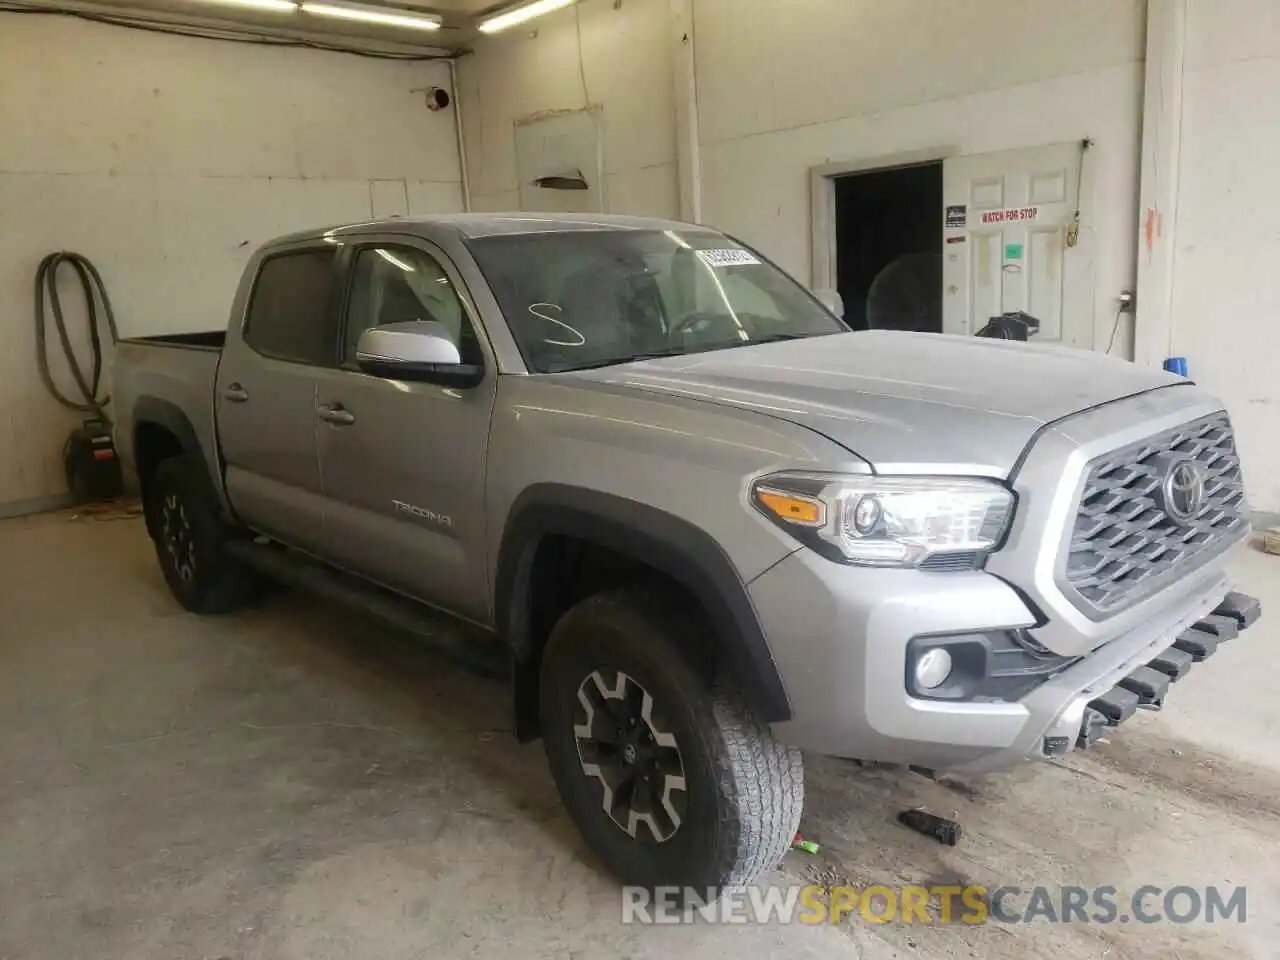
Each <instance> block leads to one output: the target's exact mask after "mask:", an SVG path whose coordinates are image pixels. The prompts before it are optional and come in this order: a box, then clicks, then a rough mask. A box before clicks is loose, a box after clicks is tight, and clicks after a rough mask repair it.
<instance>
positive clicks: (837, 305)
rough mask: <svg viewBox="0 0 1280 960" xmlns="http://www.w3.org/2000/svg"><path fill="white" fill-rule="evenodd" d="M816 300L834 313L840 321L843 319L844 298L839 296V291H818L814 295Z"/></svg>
mask: <svg viewBox="0 0 1280 960" xmlns="http://www.w3.org/2000/svg"><path fill="white" fill-rule="evenodd" d="M814 296H816V297H817V298H818V302H819V303H821V304H822V305H823V306H824V307H826V308H827V309H828V310H830V311H831V312H832V313H834V314H835V315H836V316H837V317H839V318H840V319H841V320H843V319H844V298H843V297H841V296H840V291H839V290H819V291H817V293H815V294H814Z"/></svg>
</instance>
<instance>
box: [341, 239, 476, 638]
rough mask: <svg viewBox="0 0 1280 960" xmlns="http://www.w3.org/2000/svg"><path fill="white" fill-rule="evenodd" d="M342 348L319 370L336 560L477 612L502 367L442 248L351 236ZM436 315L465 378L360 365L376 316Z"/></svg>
mask: <svg viewBox="0 0 1280 960" xmlns="http://www.w3.org/2000/svg"><path fill="white" fill-rule="evenodd" d="M348 256H349V257H350V264H351V266H350V280H349V283H348V291H347V296H346V300H347V306H346V310H345V323H344V326H343V335H342V347H341V352H340V358H339V363H338V365H337V367H336V368H335V369H331V370H325V371H321V372H320V373H319V389H318V393H317V403H318V410H319V411H320V420H319V421H318V423H319V426H318V429H319V433H318V447H319V454H320V467H321V471H322V473H323V477H324V492H325V497H326V498H327V504H326V508H325V515H326V517H327V522H328V530H327V534H328V546H327V548H326V550H325V555H326V558H327V559H330V560H331V561H332V562H334V563H336V564H339V565H340V566H343V567H346V568H347V569H348V570H351V571H353V572H355V573H359V574H362V575H363V576H366V577H368V578H370V579H373V580H376V581H378V582H379V583H382V584H384V585H386V586H388V587H391V588H392V589H394V590H397V591H400V592H402V593H406V594H408V595H410V596H412V597H415V598H416V599H419V600H424V601H426V602H428V603H431V604H434V605H436V606H439V607H443V608H445V609H447V610H449V611H451V612H453V613H457V614H460V615H462V616H465V617H468V618H470V619H472V620H475V621H478V622H484V621H485V620H486V619H487V618H488V616H489V613H488V610H489V591H488V586H487V584H488V566H487V563H486V547H485V515H484V471H485V457H486V453H487V451H488V441H489V420H490V417H491V416H492V413H493V404H494V396H495V392H496V389H497V369H496V364H495V362H494V359H493V355H492V352H491V351H490V350H489V347H488V344H487V343H486V342H484V340H483V337H482V336H481V335H480V326H479V324H478V323H477V322H476V319H475V316H474V313H473V311H472V310H471V309H470V308H469V306H468V303H469V302H470V301H469V298H468V297H466V296H465V293H464V291H463V287H462V285H461V280H460V277H459V275H458V273H457V271H456V269H455V268H454V266H453V264H452V263H450V261H449V260H448V258H447V257H446V256H445V255H444V253H443V252H442V251H440V250H439V249H438V248H436V247H434V246H433V245H430V244H428V243H426V242H425V241H420V240H416V239H414V240H407V239H406V238H404V237H387V238H386V239H385V241H381V242H380V241H378V240H374V239H372V238H371V239H370V240H368V241H361V242H358V243H355V244H353V246H352V249H351V250H350V253H349V254H348ZM409 320H434V321H438V322H439V323H440V324H442V325H443V326H444V327H445V328H446V329H447V330H448V331H449V333H450V334H451V336H452V337H453V338H454V342H455V344H456V345H457V347H458V352H459V354H460V355H461V358H462V360H463V362H464V363H476V364H481V365H483V366H484V367H485V370H486V374H485V378H484V380H482V381H481V382H480V383H479V384H478V385H476V386H474V387H470V388H467V389H460V388H456V387H445V386H439V385H436V384H431V383H420V382H408V381H401V380H390V379H384V378H381V377H375V376H371V375H369V374H366V373H362V372H361V371H360V370H359V368H358V367H357V366H356V343H357V341H358V340H359V337H360V334H361V333H362V332H364V330H366V329H368V328H369V327H373V326H378V325H382V324H387V323H398V322H403V321H409Z"/></svg>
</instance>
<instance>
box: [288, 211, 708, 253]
mask: <svg viewBox="0 0 1280 960" xmlns="http://www.w3.org/2000/svg"><path fill="white" fill-rule="evenodd" d="M578 230H595V231H601V230H680V231H690V230H704V231H705V230H709V228H708V227H699V226H696V225H694V224H691V223H681V222H680V221H678V220H662V219H657V218H653V217H629V216H619V215H615V214H586V213H578V214H573V213H450V214H435V215H432V216H429V217H392V218H389V219H383V220H368V221H365V222H363V223H352V224H347V225H345V226H337V227H324V228H319V229H313V230H302V231H299V232H297V233H291V234H288V235H287V236H283V237H278V238H276V239H275V240H273V241H272V242H271V243H270V244H269V246H276V245H278V244H287V243H299V242H305V241H307V240H320V239H323V238H325V237H345V236H358V235H360V234H369V233H402V234H406V235H409V236H418V237H423V238H424V239H427V240H440V239H442V238H444V237H445V236H449V237H454V238H461V239H464V240H471V239H476V238H479V237H492V236H498V235H512V234H532V233H564V232H567V231H578Z"/></svg>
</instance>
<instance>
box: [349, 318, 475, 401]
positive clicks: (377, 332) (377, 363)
mask: <svg viewBox="0 0 1280 960" xmlns="http://www.w3.org/2000/svg"><path fill="white" fill-rule="evenodd" d="M356 364H357V366H359V367H360V369H361V370H362V371H364V372H365V373H367V374H370V375H371V376H375V377H384V378H386V379H388V380H414V381H421V382H423V383H438V384H441V385H443V386H447V387H474V386H475V385H476V384H477V383H479V382H480V381H481V380H482V379H484V367H483V366H481V365H480V364H478V363H463V362H462V355H461V354H460V353H459V352H458V346H457V344H455V343H454V342H453V338H452V337H450V336H449V332H448V331H447V330H446V329H445V327H444V324H442V323H439V322H438V321H435V320H410V321H408V322H406V323H388V324H385V325H383V326H381V327H370V328H369V329H368V330H366V331H364V332H363V333H362V334H360V339H359V341H357V343H356Z"/></svg>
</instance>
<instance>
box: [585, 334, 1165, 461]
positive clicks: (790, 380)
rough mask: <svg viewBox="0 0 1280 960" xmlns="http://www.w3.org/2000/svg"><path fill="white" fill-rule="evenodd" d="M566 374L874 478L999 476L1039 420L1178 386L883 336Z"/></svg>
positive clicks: (1073, 356) (972, 346) (1117, 370)
mask: <svg viewBox="0 0 1280 960" xmlns="http://www.w3.org/2000/svg"><path fill="white" fill-rule="evenodd" d="M572 376H574V377H582V378H586V379H588V380H592V381H596V382H599V383H607V384H610V385H613V386H615V387H626V388H630V389H635V390H640V391H645V392H650V393H657V394H667V395H671V396H680V397H690V398H694V399H698V400H702V401H706V402H709V403H716V404H721V405H726V406H734V407H739V408H745V409H748V410H754V411H756V412H758V413H761V414H764V415H767V416H770V417H775V418H777V419H781V420H786V421H789V422H791V423H795V424H799V425H801V426H803V427H807V428H809V429H811V430H814V431H817V432H818V433H821V434H823V435H824V436H826V437H828V438H829V439H831V440H832V441H834V442H835V443H838V444H840V445H841V446H842V447H844V448H845V449H847V450H849V451H850V452H852V453H854V454H857V455H858V456H859V457H861V458H862V459H864V460H866V461H867V462H869V463H870V464H871V465H872V466H873V467H874V468H875V469H876V470H877V471H878V472H881V473H945V474H963V475H968V476H990V477H1000V478H1004V477H1007V476H1008V474H1009V472H1010V470H1011V469H1012V468H1013V466H1014V464H1015V463H1016V462H1017V459H1018V457H1019V455H1020V454H1021V453H1022V451H1023V449H1024V448H1025V447H1026V446H1027V444H1028V442H1030V440H1031V438H1032V437H1033V436H1034V435H1035V433H1036V431H1037V430H1039V429H1040V428H1041V427H1042V426H1044V425H1045V424H1047V423H1051V422H1053V421H1055V420H1060V419H1062V418H1063V417H1066V416H1069V415H1070V414H1073V413H1078V412H1081V411H1084V410H1088V409H1090V408H1092V407H1096V406H1098V405H1100V404H1104V403H1108V402H1110V401H1112V400H1118V399H1121V398H1123V397H1129V396H1133V395H1135V394H1139V393H1143V392H1145V391H1147V390H1152V389H1155V388H1158V387H1166V386H1172V385H1175V384H1178V383H1185V382H1186V381H1183V380H1179V379H1178V378H1176V377H1173V376H1171V375H1169V374H1166V373H1164V372H1162V371H1152V370H1148V369H1144V368H1142V367H1138V366H1135V365H1134V364H1131V363H1128V362H1126V361H1122V360H1114V359H1109V358H1106V357H1100V356H1098V355H1097V354H1094V353H1090V352H1088V351H1085V350H1074V349H1071V348H1067V347H1049V346H1040V345H1036V344H1031V343H1015V342H1011V341H1001V340H987V339H979V338H963V337H954V336H944V335H942V334H928V333H894V332H888V331H868V332H861V333H843V334H835V335H832V336H826V337H811V338H807V339H803V340H793V341H786V342H782V343H768V344H757V345H753V346H745V347H736V348H733V349H728V350H717V351H712V352H709V353H697V354H690V355H687V356H681V357H662V358H659V359H654V360H644V361H636V362H633V363H627V364H621V365H618V366H612V367H604V368H601V369H598V370H589V371H581V372H579V373H576V374H572Z"/></svg>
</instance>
